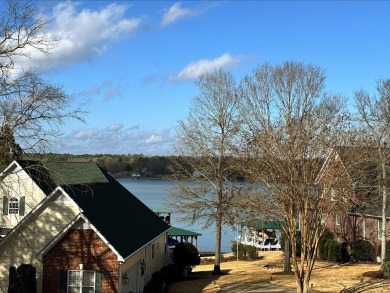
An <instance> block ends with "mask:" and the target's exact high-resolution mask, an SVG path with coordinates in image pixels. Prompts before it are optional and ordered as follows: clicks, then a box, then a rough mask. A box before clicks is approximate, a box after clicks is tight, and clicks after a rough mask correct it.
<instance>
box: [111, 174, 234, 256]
mask: <svg viewBox="0 0 390 293" xmlns="http://www.w3.org/2000/svg"><path fill="white" fill-rule="evenodd" d="M117 180H118V182H119V183H121V184H122V185H123V186H124V187H126V188H127V189H128V190H129V191H130V192H131V193H132V194H134V195H135V196H136V197H137V198H138V199H139V200H141V201H142V202H143V203H144V204H145V205H146V206H148V207H149V208H168V209H169V206H166V200H167V199H168V197H169V191H168V189H169V187H172V186H174V185H175V184H176V183H175V181H170V180H159V179H150V180H149V179H140V180H136V179H128V178H119V179H117ZM172 212H173V214H172V215H171V224H172V226H175V227H179V228H183V229H186V230H190V231H193V232H197V233H200V234H202V236H199V237H198V250H199V251H201V252H213V251H215V227H214V226H212V227H209V228H206V229H205V228H203V226H202V224H201V223H198V224H193V225H190V226H188V223H183V222H178V221H177V217H178V216H179V215H177V214H175V211H172ZM235 237H236V231H235V230H233V228H232V227H230V226H227V227H224V229H223V231H222V244H221V251H222V252H231V241H234V239H235Z"/></svg>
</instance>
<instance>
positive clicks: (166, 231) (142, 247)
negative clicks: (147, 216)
mask: <svg viewBox="0 0 390 293" xmlns="http://www.w3.org/2000/svg"><path fill="white" fill-rule="evenodd" d="M169 228H170V227H169ZM169 228H168V229H167V230H165V231H164V232H162V233H161V234H159V235H158V236H156V237H155V238H153V240H151V241H149V242H148V243H146V244H145V245H144V246H141V247H140V248H138V249H137V250H136V251H134V252H133V253H132V254H130V255H129V256H127V257H126V258H125V260H124V261H125V262H126V261H127V260H128V259H129V258H131V257H132V256H133V255H134V254H136V253H137V252H139V251H140V250H142V249H144V248H145V247H146V246H148V245H150V244H151V243H152V242H153V241H155V240H156V239H158V238H159V237H161V235H163V234H165V233H168V230H169Z"/></svg>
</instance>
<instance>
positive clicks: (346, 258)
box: [341, 242, 351, 263]
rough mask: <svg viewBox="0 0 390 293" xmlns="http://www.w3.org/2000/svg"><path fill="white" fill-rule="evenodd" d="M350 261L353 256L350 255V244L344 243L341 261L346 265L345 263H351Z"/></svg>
mask: <svg viewBox="0 0 390 293" xmlns="http://www.w3.org/2000/svg"><path fill="white" fill-rule="evenodd" d="M350 259H351V256H350V255H349V251H348V243H347V242H343V243H341V261H342V262H343V263H345V262H349V261H350Z"/></svg>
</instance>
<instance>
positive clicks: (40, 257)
mask: <svg viewBox="0 0 390 293" xmlns="http://www.w3.org/2000/svg"><path fill="white" fill-rule="evenodd" d="M80 219H81V220H83V221H84V222H86V223H88V225H89V226H90V228H91V229H92V230H93V231H94V232H95V233H96V234H97V235H98V236H99V238H100V239H101V240H102V241H103V242H104V243H105V244H106V245H107V246H108V247H109V248H110V249H111V250H112V251H113V252H114V253H115V255H116V256H117V257H118V261H120V262H123V261H124V260H123V257H122V256H121V255H120V254H119V253H118V251H117V250H116V249H115V248H114V247H113V246H112V245H111V244H110V243H109V242H108V241H107V239H106V238H105V237H104V236H103V235H102V234H101V233H100V232H99V231H98V230H97V229H96V227H95V226H94V225H92V223H91V222H90V221H89V220H88V219H87V218H86V217H85V215H84V214H82V213H80V214H78V215H77V216H76V217H75V218H74V219H73V220H72V221H71V222H70V223H69V224H68V225H66V227H65V228H64V229H62V230H61V232H59V233H58V234H57V235H56V236H55V237H54V238H53V239H52V240H51V241H50V242H49V243H47V244H46V246H45V247H44V248H42V249H41V251H39V252H38V253H37V255H36V258H37V259H38V260H39V261H42V260H43V256H44V255H45V254H46V253H47V252H48V250H50V249H51V248H52V247H53V246H54V245H55V244H56V243H57V242H58V241H60V240H61V239H62V237H64V235H65V234H66V233H67V232H68V231H69V230H70V229H71V228H72V227H73V226H74V225H75V224H76V223H77V222H78V221H79V220H80Z"/></svg>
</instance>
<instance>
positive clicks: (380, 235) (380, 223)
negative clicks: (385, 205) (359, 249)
mask: <svg viewBox="0 0 390 293" xmlns="http://www.w3.org/2000/svg"><path fill="white" fill-rule="evenodd" d="M378 239H382V220H378Z"/></svg>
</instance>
